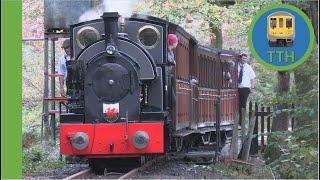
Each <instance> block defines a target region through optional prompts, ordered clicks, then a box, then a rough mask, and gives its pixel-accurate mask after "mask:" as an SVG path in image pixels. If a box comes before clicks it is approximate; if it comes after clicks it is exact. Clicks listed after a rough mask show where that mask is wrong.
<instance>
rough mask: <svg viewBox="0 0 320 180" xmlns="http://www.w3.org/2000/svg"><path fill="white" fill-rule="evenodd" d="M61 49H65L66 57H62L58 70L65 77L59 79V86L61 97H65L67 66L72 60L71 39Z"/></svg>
mask: <svg viewBox="0 0 320 180" xmlns="http://www.w3.org/2000/svg"><path fill="white" fill-rule="evenodd" d="M61 48H63V49H64V51H65V53H66V54H65V55H63V56H61V58H60V60H59V68H58V73H59V74H61V75H63V76H60V77H59V84H60V94H61V96H63V97H65V96H66V93H65V90H64V84H65V80H66V78H67V66H66V62H67V61H69V60H70V59H71V47H70V39H66V40H65V41H64V42H63V44H62V46H61Z"/></svg>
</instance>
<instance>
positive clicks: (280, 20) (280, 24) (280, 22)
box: [279, 18, 283, 28]
mask: <svg viewBox="0 0 320 180" xmlns="http://www.w3.org/2000/svg"><path fill="white" fill-rule="evenodd" d="M279 27H280V28H282V27H283V18H279Z"/></svg>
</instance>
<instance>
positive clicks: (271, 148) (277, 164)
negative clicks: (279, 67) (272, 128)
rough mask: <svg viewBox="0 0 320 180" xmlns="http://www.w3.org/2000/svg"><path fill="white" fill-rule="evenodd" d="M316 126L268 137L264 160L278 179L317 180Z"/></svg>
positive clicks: (273, 134) (275, 133)
mask: <svg viewBox="0 0 320 180" xmlns="http://www.w3.org/2000/svg"><path fill="white" fill-rule="evenodd" d="M318 144H319V139H318V126H317V124H316V123H313V124H310V125H307V126H304V127H301V128H298V129H296V130H295V131H292V132H291V131H285V132H274V133H271V134H270V135H269V137H268V146H267V148H266V150H265V158H266V159H267V163H268V166H269V167H271V168H272V170H273V171H274V172H275V173H276V174H277V176H278V178H292V179H318V176H319V175H318V166H319V161H318V154H319V152H318Z"/></svg>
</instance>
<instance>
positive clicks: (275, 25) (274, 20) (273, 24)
mask: <svg viewBox="0 0 320 180" xmlns="http://www.w3.org/2000/svg"><path fill="white" fill-rule="evenodd" d="M270 26H271V28H272V29H274V28H276V27H277V19H276V18H270Z"/></svg>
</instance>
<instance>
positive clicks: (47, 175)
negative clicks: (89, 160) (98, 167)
mask: <svg viewBox="0 0 320 180" xmlns="http://www.w3.org/2000/svg"><path fill="white" fill-rule="evenodd" d="M87 168H88V164H66V165H65V166H64V167H62V168H58V169H55V170H51V171H47V172H43V173H40V174H38V175H37V176H34V177H24V179H63V178H66V177H68V176H70V175H72V174H75V173H77V172H80V171H82V170H84V169H87Z"/></svg>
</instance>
